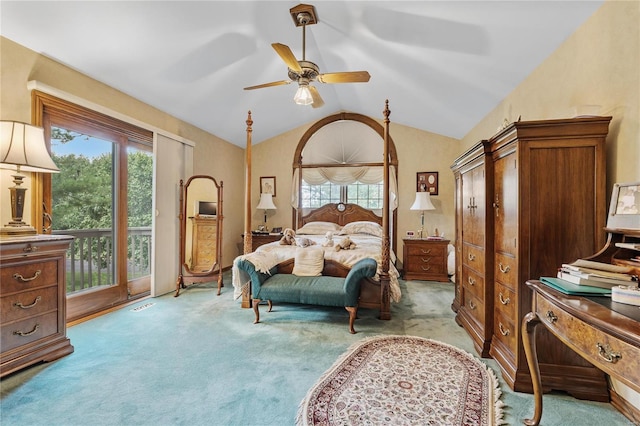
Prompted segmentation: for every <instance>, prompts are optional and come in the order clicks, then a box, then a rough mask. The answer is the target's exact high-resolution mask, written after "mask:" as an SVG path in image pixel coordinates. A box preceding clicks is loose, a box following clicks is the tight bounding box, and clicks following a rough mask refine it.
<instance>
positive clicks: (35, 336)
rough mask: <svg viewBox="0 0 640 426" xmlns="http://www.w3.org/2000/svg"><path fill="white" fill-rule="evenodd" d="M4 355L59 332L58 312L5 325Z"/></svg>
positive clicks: (3, 329)
mask: <svg viewBox="0 0 640 426" xmlns="http://www.w3.org/2000/svg"><path fill="white" fill-rule="evenodd" d="M0 328H1V329H2V353H3V354H4V353H5V352H7V351H10V350H11V349H14V348H17V347H20V346H23V345H25V344H27V343H31V342H35V341H36V340H39V339H42V338H45V337H48V336H51V335H53V334H56V333H57V332H58V312H57V311H54V312H49V313H47V314H44V315H39V316H37V317H31V318H27V319H25V320H22V321H17V322H12V323H8V324H3V325H2V326H1V327H0Z"/></svg>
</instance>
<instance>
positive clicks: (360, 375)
mask: <svg viewBox="0 0 640 426" xmlns="http://www.w3.org/2000/svg"><path fill="white" fill-rule="evenodd" d="M500 394H501V391H500V388H499V385H498V381H497V379H496V377H495V374H494V373H493V371H492V370H491V369H489V368H488V367H487V366H486V365H485V364H484V363H482V362H481V361H480V360H478V359H477V358H475V357H474V356H473V355H471V354H469V353H467V352H465V351H463V350H460V349H458V348H456V347H454V346H451V345H448V344H445V343H441V342H438V341H435V340H430V339H424V338H422V337H413V336H379V337H374V338H370V339H366V340H363V341H361V342H358V343H356V344H355V345H353V346H352V347H351V348H350V349H349V350H348V351H347V353H345V354H344V355H342V356H341V357H340V359H338V361H336V363H335V364H334V365H333V366H332V367H331V368H330V369H329V370H327V372H325V373H324V374H323V376H322V377H321V378H320V380H319V381H318V382H317V383H316V384H315V385H314V386H313V387H312V388H311V389H310V390H309V392H308V393H307V396H306V397H305V399H304V400H303V401H302V402H301V404H300V408H299V411H298V416H297V419H296V424H297V425H446V426H454V425H478V426H483V425H486V426H489V425H499V424H502V423H503V421H502V402H501V401H500V399H499V398H500Z"/></svg>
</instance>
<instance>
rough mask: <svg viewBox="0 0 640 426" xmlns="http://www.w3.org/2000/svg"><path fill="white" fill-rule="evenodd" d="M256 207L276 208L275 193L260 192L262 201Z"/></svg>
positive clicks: (264, 208) (261, 208) (262, 208)
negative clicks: (274, 202)
mask: <svg viewBox="0 0 640 426" xmlns="http://www.w3.org/2000/svg"><path fill="white" fill-rule="evenodd" d="M256 209H260V210H276V206H275V204H273V195H271V194H266V193H264V194H260V202H259V203H258V205H257V206H256Z"/></svg>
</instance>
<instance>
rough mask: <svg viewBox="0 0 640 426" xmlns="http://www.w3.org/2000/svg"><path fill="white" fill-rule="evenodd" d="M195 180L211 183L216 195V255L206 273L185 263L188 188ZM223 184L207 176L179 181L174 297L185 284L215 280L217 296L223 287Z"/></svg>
mask: <svg viewBox="0 0 640 426" xmlns="http://www.w3.org/2000/svg"><path fill="white" fill-rule="evenodd" d="M195 179H206V180H210V181H212V182H213V185H214V192H215V193H216V195H217V203H218V211H217V215H216V219H215V220H216V255H215V261H214V262H213V264H212V265H211V268H209V269H208V270H206V271H193V270H192V269H191V268H190V267H189V265H188V264H187V262H186V237H187V223H188V221H189V219H192V218H189V217H187V208H188V195H189V186H190V185H191V184H192V182H193V181H194V180H195ZM222 188H223V183H222V181H220V183H219V184H218V181H216V179H215V178H213V177H212V176H208V175H193V176H191V177H190V178H189V179H187V181H186V182H184V180H182V179H180V214H179V216H178V218H179V220H180V260H179V265H178V267H179V271H180V272H179V273H178V279H177V281H176V293H175V295H174V297H178V296H179V295H180V289H183V288H187V283H203V282H210V281H214V279H212V278H216V276H217V281H218V293H217V295H218V296H219V295H220V293H221V290H222V287H223V283H222V223H223V221H224V214H223V211H224V210H223V199H222V192H223V191H222Z"/></svg>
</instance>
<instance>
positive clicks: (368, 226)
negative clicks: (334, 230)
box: [340, 220, 382, 238]
mask: <svg viewBox="0 0 640 426" xmlns="http://www.w3.org/2000/svg"><path fill="white" fill-rule="evenodd" d="M348 234H369V235H374V236H376V237H380V238H382V226H380V225H378V224H377V223H375V222H369V221H364V220H363V221H359V222H351V223H347V224H346V225H345V226H343V227H342V231H340V235H348Z"/></svg>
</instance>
